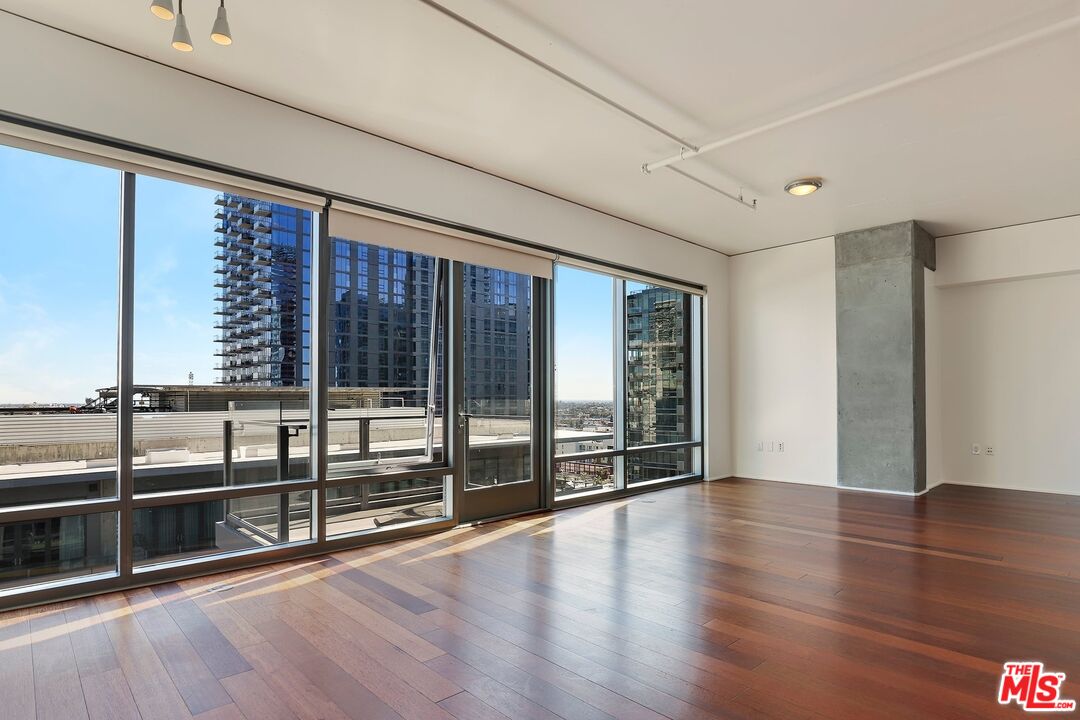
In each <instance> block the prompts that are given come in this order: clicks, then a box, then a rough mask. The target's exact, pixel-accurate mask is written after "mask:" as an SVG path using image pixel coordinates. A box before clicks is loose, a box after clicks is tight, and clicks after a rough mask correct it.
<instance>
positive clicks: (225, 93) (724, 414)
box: [0, 13, 731, 477]
mask: <svg viewBox="0 0 1080 720" xmlns="http://www.w3.org/2000/svg"><path fill="white" fill-rule="evenodd" d="M28 59H30V60H32V64H33V71H32V72H22V71H19V72H15V71H11V72H2V73H0V110H3V111H5V112H9V113H15V114H18V115H23V116H26V117H29V118H33V119H36V120H40V121H46V122H50V123H54V124H57V125H62V126H67V127H71V128H76V129H78V130H82V131H89V132H92V133H96V134H99V135H102V136H105V137H111V138H117V139H121V140H123V141H125V142H129V143H135V144H138V145H141V146H143V147H146V148H151V149H157V150H165V151H169V152H172V153H177V154H180V155H184V156H187V157H191V158H195V159H200V160H204V161H210V162H214V163H220V164H222V165H225V166H229V167H234V168H238V169H241V170H244V171H247V172H253V173H258V174H260V175H264V176H266V177H270V178H279V179H284V180H288V181H290V182H293V183H298V184H301V185H307V186H310V187H313V188H318V189H320V190H324V191H329V192H335V193H339V194H342V195H347V196H351V197H355V198H361V199H365V200H370V201H375V202H379V203H383V204H386V205H389V206H392V207H398V208H403V209H407V210H410V211H413V212H418V213H422V214H425V215H429V216H432V217H436V218H441V219H445V220H451V221H454V222H459V223H463V224H466V225H470V226H473V227H478V228H483V229H486V230H490V231H495V232H499V233H502V234H504V235H509V236H512V237H517V238H521V239H526V240H530V241H533V242H537V243H540V244H543V245H547V246H549V247H552V248H555V249H559V248H563V249H568V250H573V251H574V252H577V253H580V254H584V255H588V256H591V257H593V258H596V259H600V260H608V261H617V262H619V263H621V264H623V265H626V266H630V267H635V268H641V269H645V270H649V271H652V272H658V273H661V274H665V275H669V276H672V277H677V278H680V279H683V280H688V281H692V282H697V283H700V284H703V285H705V286H706V287H707V289H708V291H709V297H708V299H707V301H706V338H705V347H706V352H707V361H706V368H705V369H706V375H707V376H708V378H709V379H708V380H707V388H706V391H707V395H706V413H707V415H706V433H707V439H708V441H709V454H708V458H707V463H708V464H707V472H708V474H709V476H711V477H724V476H726V475H729V474H730V469H731V462H730V447H729V445H730V426H729V417H728V388H729V386H728V383H727V377H728V358H729V354H728V350H727V341H728V334H727V316H728V310H727V288H726V285H725V280H724V278H725V276H726V272H727V261H728V259H727V257H725V256H724V255H721V254H720V253H716V252H712V251H708V250H705V249H703V248H700V247H697V246H694V245H691V244H689V243H686V242H683V241H680V240H678V239H675V238H672V237H670V236H667V235H664V234H662V233H657V232H654V231H651V230H648V229H645V228H642V227H640V226H637V225H634V224H632V223H628V222H624V221H621V220H617V219H615V218H612V217H610V216H608V215H605V214H603V213H598V212H595V211H592V210H589V209H587V208H583V207H581V206H579V205H575V204H573V203H570V202H566V201H563V200H559V199H558V198H555V197H552V196H550V195H547V194H544V193H541V192H537V191H535V190H531V189H529V188H527V187H524V186H521V185H518V184H516V183H513V182H508V181H506V180H502V179H499V178H497V177H494V176H491V175H487V174H485V173H482V172H479V171H477V170H474V169H472V168H468V167H466V166H463V165H458V164H456V163H452V162H449V161H446V160H443V159H440V158H437V157H435V156H433V155H428V154H426V153H423V152H420V151H417V150H413V149H411V148H408V147H405V146H402V145H398V144H396V143H393V142H390V141H388V140H384V139H382V138H379V137H375V136H373V135H368V134H366V133H363V132H360V131H358V130H355V129H352V128H348V127H345V126H343V125H340V124H337V123H334V122H330V121H327V120H322V119H319V118H317V117H314V116H311V115H308V114H306V113H303V112H300V111H298V110H293V109H290V108H287V107H285V106H283V105H278V104H276V103H273V102H270V101H267V100H263V99H261V98H258V97H255V96H253V95H248V94H246V93H243V92H240V91H237V90H234V89H232V88H228V87H226V86H223V85H219V84H217V83H213V82H210V81H208V80H204V79H202V78H199V77H195V76H193V75H189V74H186V73H183V72H180V71H178V70H174V69H172V68H168V67H166V66H163V65H159V64H157V63H153V62H150V61H148V60H145V59H143V58H140V57H136V56H134V55H129V54H127V53H123V52H120V51H117V50H114V49H111V48H108V47H105V46H102V45H98V44H96V43H93V42H90V41H87V40H84V39H81V38H78V37H75V36H72V35H68V34H66V33H62V32H59V31H56V30H53V29H50V28H47V27H44V26H42V25H38V24H37V23H33V22H30V21H27V20H23V19H21V18H18V17H15V16H12V15H8V14H3V13H0V67H4V68H9V69H11V68H23V67H24V66H26V63H27V62H28ZM238 138H239V139H241V140H240V141H238ZM717 378H720V381H717Z"/></svg>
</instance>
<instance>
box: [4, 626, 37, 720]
mask: <svg viewBox="0 0 1080 720" xmlns="http://www.w3.org/2000/svg"><path fill="white" fill-rule="evenodd" d="M0 667H2V668H3V674H4V681H3V682H0V707H3V708H5V709H6V711H7V712H10V713H11V716H12V717H24V718H32V717H34V715H35V714H36V700H35V692H34V690H35V688H34V652H33V649H32V641H31V635H30V611H29V610H13V611H11V612H7V613H3V614H0Z"/></svg>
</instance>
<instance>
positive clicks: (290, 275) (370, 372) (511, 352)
mask: <svg viewBox="0 0 1080 720" xmlns="http://www.w3.org/2000/svg"><path fill="white" fill-rule="evenodd" d="M215 202H216V205H217V210H216V213H215V218H216V219H217V220H218V221H219V223H218V225H217V227H216V232H217V233H219V235H220V238H219V239H218V240H217V241H216V243H215V245H216V247H217V248H218V249H217V253H216V255H215V259H216V260H217V261H218V263H219V264H218V266H217V268H216V270H215V272H216V273H217V275H218V276H219V277H218V279H217V281H216V282H215V287H217V288H218V292H217V297H216V299H217V300H218V301H219V302H220V308H219V309H218V310H217V314H218V317H219V318H220V320H219V321H218V322H217V324H216V327H217V328H218V329H219V330H220V332H221V334H220V335H219V337H218V342H219V343H220V345H221V349H220V350H219V352H218V355H219V356H220V357H221V358H222V362H221V364H220V365H219V366H218V368H217V370H218V372H219V378H218V380H217V382H218V384H221V385H229V386H238V385H239V386H246V385H255V386H271V387H282V386H283V387H290V386H300V385H304V384H306V383H307V382H309V381H310V374H311V228H312V218H311V213H310V212H308V211H306V210H299V209H296V208H292V207H288V206H285V205H278V204H276V203H269V202H263V201H259V200H252V199H250V198H245V197H241V196H238V195H232V194H228V193H224V194H222V195H220V196H218V198H217V200H216V201H215ZM333 263H334V268H333V271H332V276H333V288H334V289H333V298H332V303H333V307H332V309H331V316H330V324H331V333H332V337H331V345H330V384H331V386H332V387H355V388H364V387H370V388H379V389H380V390H381V391H382V395H383V396H384V399H383V401H382V402H397V403H401V404H403V405H405V406H411V405H414V404H417V403H419V404H422V403H423V401H424V398H425V397H426V396H422V393H421V392H420V389H421V388H426V386H427V382H428V374H429V372H430V370H429V365H430V362H429V358H430V354H431V350H430V332H431V327H432V322H431V311H432V296H431V293H432V274H433V273H434V263H435V261H434V258H432V257H430V256H427V255H420V254H416V253H411V252H405V251H401V250H394V249H391V248H385V247H380V246H378V245H376V244H365V243H357V242H350V241H346V240H339V239H334V240H333ZM464 273H465V277H464V285H465V303H464V315H465V328H464V330H465V333H466V337H465V341H466V343H468V344H469V345H470V348H469V352H468V353H467V354H466V357H467V358H468V361H467V362H468V365H467V367H466V368H465V370H466V373H465V381H466V384H467V393H466V394H467V395H468V397H470V398H477V400H475V401H474V402H475V407H471V408H469V412H472V413H475V414H484V415H500V416H502V415H528V413H529V408H528V407H527V403H526V402H524V401H522V400H520V398H527V397H529V386H528V383H529V351H528V348H529V342H530V337H529V303H528V294H529V278H528V277H527V276H523V275H518V274H515V273H511V272H506V271H502V270H495V269H491V268H484V267H479V266H474V265H468V266H466V267H465V271H464Z"/></svg>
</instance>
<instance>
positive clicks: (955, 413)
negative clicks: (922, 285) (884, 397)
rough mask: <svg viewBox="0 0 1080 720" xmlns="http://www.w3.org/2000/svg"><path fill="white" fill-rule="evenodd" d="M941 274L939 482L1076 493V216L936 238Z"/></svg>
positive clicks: (1079, 260) (1079, 249) (1079, 360)
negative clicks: (989, 451)
mask: <svg viewBox="0 0 1080 720" xmlns="http://www.w3.org/2000/svg"><path fill="white" fill-rule="evenodd" d="M937 279H938V290H937V293H938V302H939V305H940V314H941V328H940V337H939V346H940V354H941V364H942V375H941V404H940V411H941V441H942V446H943V465H944V467H943V474H944V480H945V482H950V483H960V484H971V485H985V486H992V487H1004V488H1019V489H1025V490H1045V491H1052V492H1063V493H1072V494H1080V455H1078V454H1077V452H1076V448H1078V447H1080V218H1066V219H1062V220H1052V221H1047V222H1041V223H1032V224H1029V225H1024V226H1020V227H1015V228H1003V229H999V230H989V231H985V232H980V233H970V234H967V235H960V236H955V237H947V238H941V239H939V240H938V278H937ZM957 283H963V284H957ZM973 443H978V444H979V445H980V446H982V448H983V453H981V454H980V455H972V453H971V446H972V444H973ZM988 445H989V446H991V447H993V448H994V454H993V455H987V454H986V453H985V448H986V446H988Z"/></svg>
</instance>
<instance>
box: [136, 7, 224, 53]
mask: <svg viewBox="0 0 1080 720" xmlns="http://www.w3.org/2000/svg"><path fill="white" fill-rule="evenodd" d="M219 2H220V4H219V5H218V8H217V17H216V18H215V19H214V26H213V27H212V28H211V29H210V39H211V40H213V41H214V42H215V43H217V44H218V45H232V42H233V37H232V30H231V29H230V28H229V15H228V13H227V12H226V11H225V0H219ZM150 12H152V13H154V16H155V17H159V18H161V19H162V20H175V21H176V27H174V28H173V36H172V46H173V48H175V49H177V50H179V51H180V52H191V51H192V50H194V49H195V45H194V44H193V43H192V42H191V33H190V32H188V26H187V18H186V17H184V0H178V2H177V11H176V12H173V2H172V0H153V1H152V2H151V3H150Z"/></svg>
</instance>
